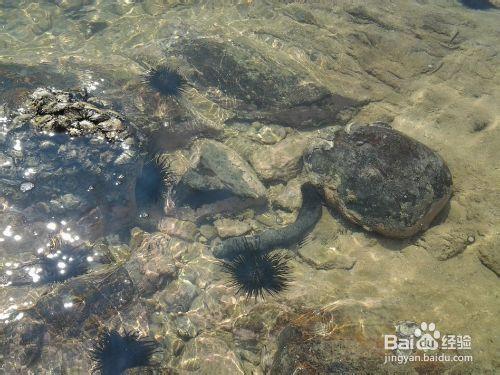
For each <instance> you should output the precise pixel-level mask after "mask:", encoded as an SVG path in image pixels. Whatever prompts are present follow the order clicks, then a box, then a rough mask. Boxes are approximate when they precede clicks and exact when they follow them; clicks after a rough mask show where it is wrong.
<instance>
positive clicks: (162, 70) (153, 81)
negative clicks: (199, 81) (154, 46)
mask: <svg viewBox="0 0 500 375" xmlns="http://www.w3.org/2000/svg"><path fill="white" fill-rule="evenodd" d="M144 82H145V83H147V84H148V85H149V86H150V87H151V88H153V90H155V91H156V92H158V93H160V94H161V95H163V96H174V97H178V96H180V95H181V94H182V91H183V90H184V88H185V86H186V84H187V81H186V78H184V77H183V76H182V75H181V74H180V73H179V71H178V70H177V69H175V68H172V67H170V66H168V65H165V64H163V65H158V66H156V67H154V68H151V69H149V70H148V71H147V72H146V74H145V75H144Z"/></svg>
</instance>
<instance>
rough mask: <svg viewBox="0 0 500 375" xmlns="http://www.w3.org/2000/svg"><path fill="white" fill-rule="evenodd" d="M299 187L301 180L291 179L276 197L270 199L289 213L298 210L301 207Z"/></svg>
mask: <svg viewBox="0 0 500 375" xmlns="http://www.w3.org/2000/svg"><path fill="white" fill-rule="evenodd" d="M301 186H302V180H300V179H298V178H294V179H291V180H290V181H288V183H287V184H286V186H285V187H284V188H283V189H282V190H281V191H280V192H279V193H278V194H277V195H276V196H274V197H272V201H273V203H275V204H276V205H277V206H278V207H280V208H284V209H285V210H289V211H294V210H296V209H298V208H300V206H301V205H302V193H301V191H300V187H301Z"/></svg>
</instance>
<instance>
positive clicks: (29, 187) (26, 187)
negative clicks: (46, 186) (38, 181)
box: [20, 182, 35, 193]
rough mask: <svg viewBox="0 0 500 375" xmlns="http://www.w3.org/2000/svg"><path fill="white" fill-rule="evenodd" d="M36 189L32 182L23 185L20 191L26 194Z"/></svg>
mask: <svg viewBox="0 0 500 375" xmlns="http://www.w3.org/2000/svg"><path fill="white" fill-rule="evenodd" d="M34 187H35V184H33V183H32V182H23V183H22V184H21V187H20V189H21V191H22V192H23V193H26V192H27V191H30V190H32V189H33V188H34Z"/></svg>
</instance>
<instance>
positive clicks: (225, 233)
mask: <svg viewBox="0 0 500 375" xmlns="http://www.w3.org/2000/svg"><path fill="white" fill-rule="evenodd" d="M214 226H215V229H216V230H217V233H218V234H219V237H220V238H227V237H234V236H241V235H242V234H245V233H248V232H249V231H250V230H251V229H252V227H251V226H250V224H248V223H245V222H243V221H239V220H232V219H218V220H216V221H215V222H214Z"/></svg>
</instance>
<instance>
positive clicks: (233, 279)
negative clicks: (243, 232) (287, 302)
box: [221, 246, 291, 299]
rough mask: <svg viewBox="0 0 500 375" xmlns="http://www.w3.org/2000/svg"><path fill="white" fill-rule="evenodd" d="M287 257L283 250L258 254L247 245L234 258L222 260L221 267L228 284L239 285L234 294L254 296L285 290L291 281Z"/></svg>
mask: <svg viewBox="0 0 500 375" xmlns="http://www.w3.org/2000/svg"><path fill="white" fill-rule="evenodd" d="M289 259H290V258H289V256H288V255H287V254H285V253H282V252H271V253H261V252H259V251H255V249H254V247H253V246H249V248H248V249H247V251H245V252H242V253H240V254H239V255H238V256H236V257H235V258H233V259H231V260H225V261H222V262H221V266H222V269H223V271H224V272H226V273H227V274H228V275H229V278H230V280H229V285H230V286H232V287H236V288H238V290H237V292H236V293H240V292H242V293H243V294H245V295H246V296H247V298H251V297H253V298H255V299H257V297H261V298H264V295H265V294H266V293H267V294H270V295H275V294H277V293H279V292H281V291H283V290H285V289H287V287H288V285H289V283H290V281H291V276H290V275H291V268H290V266H289V265H288V260H289Z"/></svg>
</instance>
